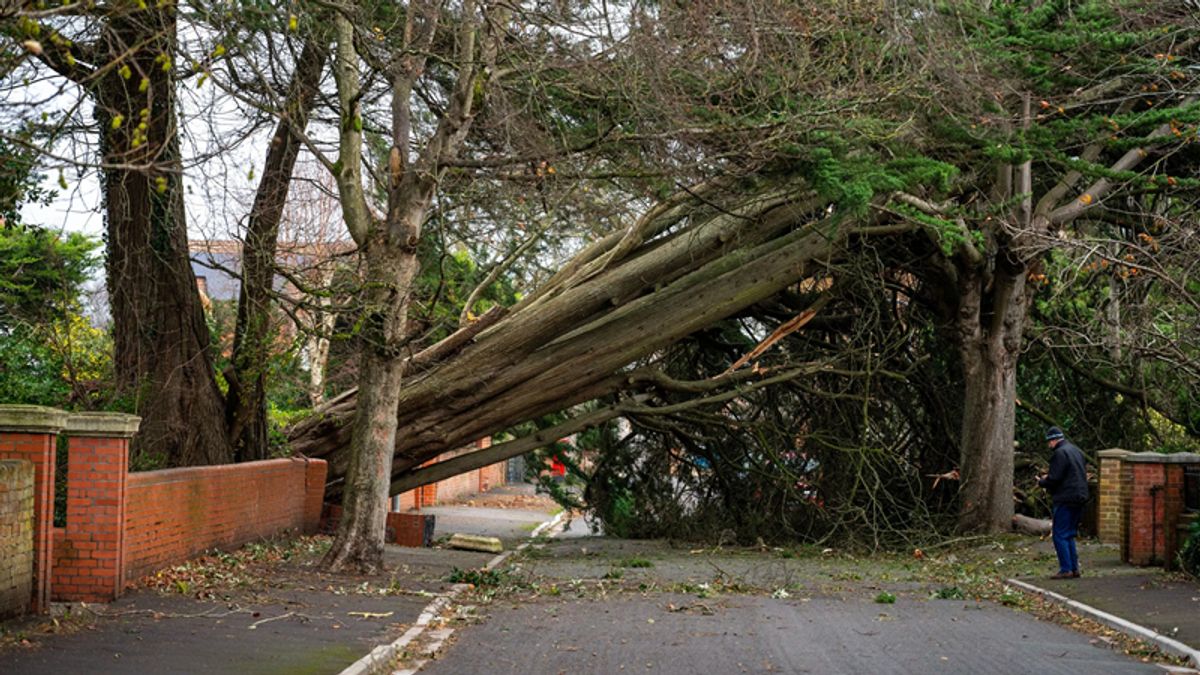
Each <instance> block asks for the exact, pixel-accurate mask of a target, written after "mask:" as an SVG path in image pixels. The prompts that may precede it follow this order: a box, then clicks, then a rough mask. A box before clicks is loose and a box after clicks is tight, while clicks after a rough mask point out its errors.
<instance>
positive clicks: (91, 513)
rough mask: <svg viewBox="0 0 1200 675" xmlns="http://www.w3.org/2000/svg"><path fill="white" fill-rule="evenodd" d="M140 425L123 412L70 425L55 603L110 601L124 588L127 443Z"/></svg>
mask: <svg viewBox="0 0 1200 675" xmlns="http://www.w3.org/2000/svg"><path fill="white" fill-rule="evenodd" d="M140 422H141V418H140V417H135V416H133V415H124V414H121V413H77V414H74V415H71V416H70V418H68V420H67V427H66V433H67V436H68V441H67V526H66V537H65V541H64V544H63V548H64V555H61V556H59V560H58V565H59V569H58V570H56V572H57V573H56V574H55V578H56V579H57V580H58V585H57V587H56V588H55V591H54V597H55V599H60V600H86V601H91V602H108V601H110V600H115V599H117V598H118V597H120V595H121V592H122V591H123V590H124V588H125V484H126V480H127V477H128V474H129V439H130V438H132V437H133V434H134V433H135V432H137V428H138V424H139V423H140ZM67 551H69V552H70V553H69V554H66V552H67Z"/></svg>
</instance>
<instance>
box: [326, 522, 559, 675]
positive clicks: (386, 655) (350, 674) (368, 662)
mask: <svg viewBox="0 0 1200 675" xmlns="http://www.w3.org/2000/svg"><path fill="white" fill-rule="evenodd" d="M566 514H567V512H566V511H565V510H564V511H559V512H558V513H557V514H555V516H554V517H553V518H551V519H550V520H547V521H545V522H543V523H542V524H541V525H538V526H537V527H535V528H534V529H533V532H531V533H530V534H529V541H526V542H523V543H521V544H520V545H518V546H517V547H516V548H514V549H512V550H509V551H504V552H503V553H499V554H497V555H496V556H495V557H493V558H492V559H491V560H489V561H488V562H487V564H486V565H484V566H483V568H484V569H486V570H492V569H495V568H496V567H498V566H499V565H500V564H502V563H503V562H504V561H505V560H508V558H509V557H510V556H512V555H513V554H514V553H516V552H518V551H523V550H525V549H526V548H527V547H528V546H529V544H530V543H532V542H533V540H534V539H536V538H537V537H539V536H540V535H542V534H543V533H545V532H548V531H550V530H552V529H553V528H555V527H557V526H558V525H559V524H560V523H562V520H563V517H564V516H565V515H566ZM468 588H470V584H454V585H453V586H451V587H450V590H449V591H447V592H445V593H443V594H442V595H439V596H438V597H437V598H436V599H435V600H434V601H433V602H431V603H429V604H428V605H426V606H425V608H424V609H422V610H421V613H420V614H419V615H417V621H416V622H415V623H414V624H413V625H412V627H411V628H409V629H408V630H407V631H405V632H404V634H403V635H401V636H400V637H398V638H396V640H394V641H392V642H390V643H388V644H385V645H379V646H378V647H376V648H374V649H372V650H371V651H370V652H368V653H367V655H366V656H364V657H362V658H361V659H359V660H357V661H355V662H354V663H352V664H350V665H349V666H347V667H346V668H345V669H344V670H343V671H342V672H341V673H340V674H339V675H375V674H376V673H380V672H390V671H384V669H385V668H388V666H390V665H391V663H392V661H393V660H394V659H395V658H396V656H398V655H399V654H400V652H402V651H403V650H404V649H405V648H406V647H408V645H410V644H412V642H413V641H414V640H416V639H417V638H418V637H420V636H421V634H422V633H423V632H425V629H426V628H427V627H428V626H429V624H430V623H431V622H432V621H433V620H434V619H435V618H437V616H438V615H439V614H441V613H442V610H444V609H446V607H448V606H449V605H450V602H451V601H452V600H454V599H455V598H457V597H458V596H459V595H460V594H462V592H463V591H465V590H467V589H468Z"/></svg>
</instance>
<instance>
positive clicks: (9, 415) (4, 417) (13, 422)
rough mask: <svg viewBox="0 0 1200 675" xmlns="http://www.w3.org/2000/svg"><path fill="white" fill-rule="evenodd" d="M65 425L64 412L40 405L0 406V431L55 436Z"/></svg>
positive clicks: (65, 416)
mask: <svg viewBox="0 0 1200 675" xmlns="http://www.w3.org/2000/svg"><path fill="white" fill-rule="evenodd" d="M66 424H67V413H66V411H63V410H59V409H58V408H47V407H46V406H41V405H16V404H9V405H0V431H9V432H24V433H34V434H39V433H40V434H57V433H58V432H59V431H62V428H63V427H64V426H66Z"/></svg>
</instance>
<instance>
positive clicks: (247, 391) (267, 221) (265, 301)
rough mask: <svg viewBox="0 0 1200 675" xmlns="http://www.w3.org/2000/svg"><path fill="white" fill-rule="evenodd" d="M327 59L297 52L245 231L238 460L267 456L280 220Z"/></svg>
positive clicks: (313, 51) (232, 435)
mask: <svg viewBox="0 0 1200 675" xmlns="http://www.w3.org/2000/svg"><path fill="white" fill-rule="evenodd" d="M326 56H327V49H326V48H325V46H324V45H322V44H320V43H317V42H315V41H309V42H307V43H306V44H305V45H304V50H303V51H302V52H301V53H300V59H299V60H298V61H297V62H296V70H295V72H294V73H293V74H292V82H291V86H290V88H289V92H288V97H287V100H286V101H285V102H284V109H283V110H282V111H281V116H280V120H279V124H278V125H277V126H276V127H275V134H274V135H273V136H272V137H271V145H270V146H269V148H268V150H267V160H266V165H265V167H264V169H263V176H262V181H261V182H260V183H259V184H258V191H257V192H256V193H255V195H254V205H253V207H252V208H251V210H250V220H249V223H248V224H247V226H246V236H245V242H244V244H243V246H242V284H241V289H240V291H239V297H238V314H237V327H236V330H235V332H234V339H233V369H232V373H231V376H230V377H229V378H228V380H229V384H230V387H229V399H228V402H229V405H228V411H227V412H228V417H229V419H228V428H229V440H230V442H231V443H232V444H233V448H234V454H235V457H236V459H237V461H249V460H255V459H264V458H265V457H266V456H267V451H268V444H267V370H268V362H269V361H270V355H271V347H272V344H273V341H274V339H275V336H276V331H275V330H274V327H273V326H272V323H271V308H272V306H273V303H272V302H271V294H272V292H273V290H274V289H273V287H272V282H273V281H274V279H275V251H276V243H277V240H278V237H279V221H280V219H281V218H282V217H283V207H284V204H285V203H286V201H287V196H288V188H289V186H290V185H291V179H292V170H293V168H295V165H296V158H297V157H298V156H299V154H300V148H301V146H302V145H303V143H302V141H301V139H300V138H299V136H298V133H297V132H301V131H303V129H304V127H305V125H306V124H307V123H308V116H309V113H310V112H311V111H312V107H313V104H314V103H315V102H316V94H317V87H318V85H319V84H320V82H321V71H322V69H323V67H324V64H325V60H326Z"/></svg>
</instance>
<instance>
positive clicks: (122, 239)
mask: <svg viewBox="0 0 1200 675" xmlns="http://www.w3.org/2000/svg"><path fill="white" fill-rule="evenodd" d="M101 42H102V43H103V44H104V47H105V50H106V54H107V55H108V56H109V58H110V59H111V60H112V61H113V62H116V61H118V60H119V61H120V63H121V65H122V66H123V67H122V68H116V67H113V68H109V69H108V70H107V71H106V74H105V75H103V76H102V77H101V78H100V79H99V80H98V81H97V82H96V87H95V90H94V96H95V100H96V117H97V121H98V122H99V125H100V129H101V147H102V152H103V156H104V158H105V160H106V168H105V169H104V171H103V174H102V186H103V193H104V208H105V217H106V225H107V230H108V236H107V239H106V243H107V246H106V253H107V276H108V291H109V300H110V304H111V309H112V317H113V325H114V331H113V332H114V336H113V337H114V370H115V374H116V384H117V387H118V391H120V392H121V393H123V394H124V395H125V396H127V397H129V398H130V399H132V401H133V405H134V409H135V410H136V412H137V414H138V415H140V416H141V417H142V423H141V428H140V431H139V433H138V435H137V437H136V438H135V439H134V452H135V454H141V455H144V456H150V457H154V458H157V459H159V460H161V461H165V462H166V463H167V464H169V465H172V466H181V465H194V464H217V463H221V462H228V461H230V460H232V458H233V453H232V450H231V448H230V446H229V443H228V442H227V441H226V436H225V405H224V399H223V397H222V395H221V392H220V390H219V389H218V388H217V385H216V381H215V379H214V376H213V367H212V360H211V355H210V352H209V333H208V327H207V325H206V323H205V320H204V314H203V310H202V308H201V305H200V296H199V293H198V291H197V289H196V280H195V277H194V276H193V274H192V269H191V265H190V262H189V258H188V240H187V227H186V222H185V218H184V206H183V184H182V183H183V175H182V163H181V159H180V149H179V138H178V133H177V124H176V115H175V83H174V81H173V77H172V72H173V71H172V65H171V59H172V58H173V57H174V55H175V54H176V50H175V11H174V9H173V6H172V5H170V4H168V5H160V6H158V7H156V8H151V9H146V10H143V11H137V12H116V13H114V14H113V15H112V16H111V18H110V19H109V20H108V21H107V22H106V23H105V24H104V31H103V34H102V37H101ZM164 59H165V61H164ZM124 66H128V69H127V70H126V69H125V68H124ZM126 75H128V77H126Z"/></svg>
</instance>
